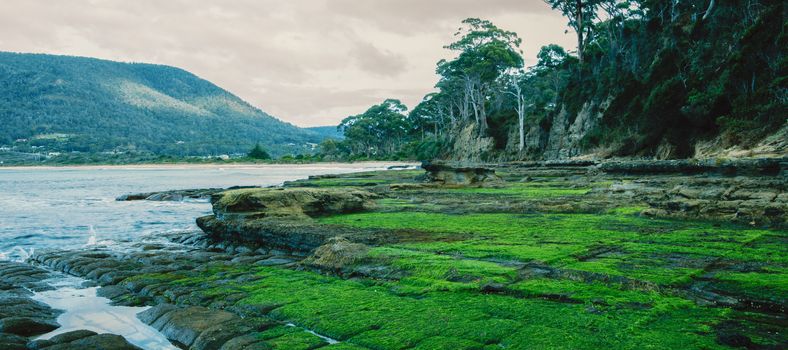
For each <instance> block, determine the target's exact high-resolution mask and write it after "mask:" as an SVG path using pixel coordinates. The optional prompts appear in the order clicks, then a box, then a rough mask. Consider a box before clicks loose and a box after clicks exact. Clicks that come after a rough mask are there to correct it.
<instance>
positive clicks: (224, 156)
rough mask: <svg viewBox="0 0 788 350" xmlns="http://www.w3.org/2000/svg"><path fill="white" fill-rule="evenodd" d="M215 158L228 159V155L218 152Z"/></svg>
mask: <svg viewBox="0 0 788 350" xmlns="http://www.w3.org/2000/svg"><path fill="white" fill-rule="evenodd" d="M216 158H219V159H221V160H229V159H230V156H228V155H226V154H220V155H218V156H216Z"/></svg>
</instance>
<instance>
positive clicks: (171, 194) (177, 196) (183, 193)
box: [115, 186, 256, 202]
mask: <svg viewBox="0 0 788 350" xmlns="http://www.w3.org/2000/svg"><path fill="white" fill-rule="evenodd" d="M241 188H256V187H254V186H234V187H230V188H196V189H186V190H170V191H158V192H142V193H127V194H123V195H120V196H118V197H117V198H115V200H117V201H141V200H148V201H158V202H162V201H172V202H180V201H183V200H186V199H193V200H208V199H210V198H211V196H212V195H214V194H216V193H219V192H224V191H227V190H234V189H241Z"/></svg>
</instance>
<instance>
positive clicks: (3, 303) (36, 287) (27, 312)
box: [0, 262, 60, 343]
mask: <svg viewBox="0 0 788 350" xmlns="http://www.w3.org/2000/svg"><path fill="white" fill-rule="evenodd" d="M52 277H53V275H52V274H51V273H50V272H47V271H46V270H44V269H41V268H37V267H33V266H30V265H28V264H23V263H14V262H0V334H4V336H3V337H2V339H1V340H0V343H3V342H13V341H14V339H17V340H18V339H20V337H21V338H26V337H32V336H35V335H39V334H44V333H47V332H50V331H52V330H55V329H57V328H58V327H59V325H58V324H57V322H56V319H57V316H58V315H59V314H60V311H58V310H53V309H52V308H50V307H49V306H47V305H46V304H43V303H41V302H38V301H35V300H33V299H31V296H32V295H33V293H32V292H31V290H32V291H42V290H48V289H51V288H52V287H50V286H49V285H48V284H47V283H46V282H45V280H46V279H49V278H52Z"/></svg>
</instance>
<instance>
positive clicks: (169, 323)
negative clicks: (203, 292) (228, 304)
mask: <svg viewBox="0 0 788 350" xmlns="http://www.w3.org/2000/svg"><path fill="white" fill-rule="evenodd" d="M239 319H240V318H239V317H238V316H236V315H234V314H231V313H229V312H227V311H221V310H212V309H209V308H205V307H200V306H192V307H188V308H185V309H176V310H172V311H170V312H167V313H165V314H164V315H162V316H161V317H160V318H158V319H157V320H156V321H155V322H153V323H152V324H151V326H152V327H153V328H156V329H158V330H159V331H160V332H161V333H162V334H164V336H166V337H167V339H170V340H171V341H173V342H176V343H179V344H183V345H185V346H187V347H190V346H192V345H193V344H194V343H195V341H196V340H197V338H198V337H199V336H200V335H201V334H202V333H203V332H205V331H206V330H208V329H210V328H212V327H215V326H218V325H221V324H224V323H225V322H229V321H233V320H239ZM207 343H211V342H209V341H207Z"/></svg>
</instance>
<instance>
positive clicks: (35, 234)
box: [11, 233, 44, 240]
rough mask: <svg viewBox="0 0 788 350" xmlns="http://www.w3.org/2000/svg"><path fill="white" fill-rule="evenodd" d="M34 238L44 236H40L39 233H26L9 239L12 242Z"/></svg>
mask: <svg viewBox="0 0 788 350" xmlns="http://www.w3.org/2000/svg"><path fill="white" fill-rule="evenodd" d="M36 237H44V235H42V234H40V233H28V234H26V235H21V236H16V237H11V239H12V240H21V239H30V238H36Z"/></svg>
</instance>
